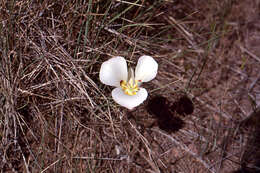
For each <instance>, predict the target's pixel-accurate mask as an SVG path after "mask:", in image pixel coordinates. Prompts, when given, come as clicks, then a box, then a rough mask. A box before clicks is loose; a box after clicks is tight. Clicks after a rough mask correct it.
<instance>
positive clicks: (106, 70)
mask: <svg viewBox="0 0 260 173" xmlns="http://www.w3.org/2000/svg"><path fill="white" fill-rule="evenodd" d="M99 79H100V81H101V82H102V83H103V84H106V85H110V86H115V87H119V86H120V81H121V80H127V65H126V60H125V59H124V58H123V57H121V56H116V57H113V58H110V59H109V60H107V61H105V62H103V63H102V65H101V68H100V72H99Z"/></svg>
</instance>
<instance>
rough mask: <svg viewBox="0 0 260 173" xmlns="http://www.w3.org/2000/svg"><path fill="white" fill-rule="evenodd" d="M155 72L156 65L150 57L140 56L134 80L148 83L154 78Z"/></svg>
mask: <svg viewBox="0 0 260 173" xmlns="http://www.w3.org/2000/svg"><path fill="white" fill-rule="evenodd" d="M157 70H158V64H157V62H156V61H155V60H154V59H153V58H152V57H151V56H146V55H144V56H141V57H140V58H139V60H138V62H137V65H136V68H135V79H136V80H141V81H142V82H148V81H150V80H152V79H154V78H155V76H156V74H157Z"/></svg>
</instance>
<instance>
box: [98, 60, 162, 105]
mask: <svg viewBox="0 0 260 173" xmlns="http://www.w3.org/2000/svg"><path fill="white" fill-rule="evenodd" d="M157 70H158V64H157V62H156V61H155V60H154V59H153V58H152V57H151V56H146V55H144V56H141V57H140V58H139V60H138V62H137V65H136V68H135V71H134V70H133V69H132V68H131V67H130V68H127V64H126V60H125V59H124V58H123V57H121V56H116V57H113V58H111V59H109V60H107V61H105V62H104V63H103V64H102V65H101V68H100V73H99V78H100V81H101V82H102V83H103V84H106V85H109V86H114V87H116V88H115V89H113V90H112V98H113V99H114V101H115V102H116V103H118V104H119V105H121V106H124V107H126V108H128V109H133V108H134V107H136V106H138V105H140V104H141V103H143V102H144V100H145V99H146V98H147V96H148V93H147V91H146V89H144V88H141V87H140V86H141V84H142V83H143V82H148V81H150V80H152V79H154V78H155V76H156V74H157Z"/></svg>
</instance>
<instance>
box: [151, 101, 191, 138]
mask: <svg viewBox="0 0 260 173" xmlns="http://www.w3.org/2000/svg"><path fill="white" fill-rule="evenodd" d="M147 110H148V112H149V113H150V114H151V115H153V116H155V118H156V119H157V124H158V127H159V128H160V129H162V130H164V131H166V132H168V133H174V132H177V131H178V130H180V129H182V128H183V127H184V125H185V123H184V121H183V120H182V119H181V118H179V117H178V116H176V114H177V113H178V114H180V115H183V116H185V115H188V114H191V113H192V112H193V110H194V107H193V103H192V101H191V100H190V99H189V98H188V97H187V96H184V97H181V98H180V99H179V100H178V101H176V102H174V103H173V104H170V102H169V101H168V99H167V98H165V97H163V96H155V97H153V98H152V99H150V100H149V102H148V104H147Z"/></svg>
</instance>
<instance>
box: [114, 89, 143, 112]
mask: <svg viewBox="0 0 260 173" xmlns="http://www.w3.org/2000/svg"><path fill="white" fill-rule="evenodd" d="M147 96H148V93H147V91H146V89H144V88H140V90H139V91H138V92H137V93H136V95H133V96H129V95H126V94H125V93H124V91H123V90H122V89H121V88H115V89H113V91H112V98H113V99H114V100H115V102H116V103H118V104H120V105H121V106H124V107H126V108H128V109H133V108H134V107H136V106H138V105H140V104H141V103H143V102H144V101H145V99H146V98H147Z"/></svg>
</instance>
